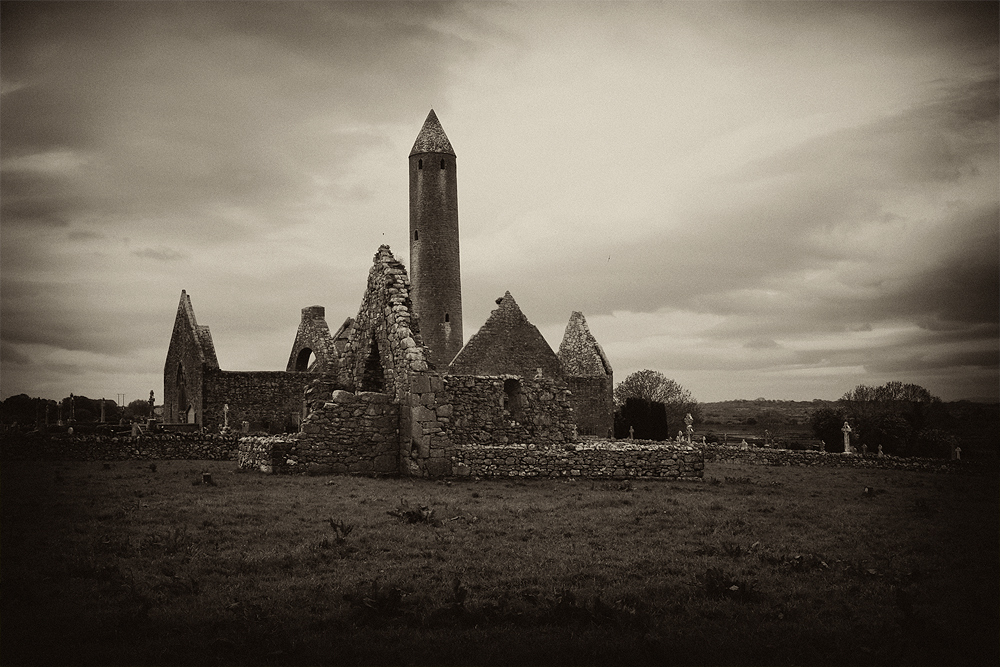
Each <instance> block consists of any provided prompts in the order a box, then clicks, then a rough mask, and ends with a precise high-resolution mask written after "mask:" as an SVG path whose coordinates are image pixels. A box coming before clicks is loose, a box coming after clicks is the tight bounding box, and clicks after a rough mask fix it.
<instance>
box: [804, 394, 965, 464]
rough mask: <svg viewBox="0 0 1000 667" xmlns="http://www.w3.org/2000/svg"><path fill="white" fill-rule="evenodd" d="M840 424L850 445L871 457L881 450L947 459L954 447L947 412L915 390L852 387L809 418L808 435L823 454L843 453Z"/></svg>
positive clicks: (951, 420)
mask: <svg viewBox="0 0 1000 667" xmlns="http://www.w3.org/2000/svg"><path fill="white" fill-rule="evenodd" d="M844 422H847V423H848V424H850V427H851V444H852V445H854V446H855V447H857V448H859V449H860V448H862V447H867V449H868V450H869V451H871V452H875V451H877V450H878V447H879V446H880V445H881V446H882V451H883V452H884V453H886V454H891V455H894V456H929V457H948V456H950V455H951V451H952V448H954V447H956V446H957V445H958V439H957V438H956V437H955V436H954V435H953V434H952V432H951V431H952V430H953V429H954V426H955V420H954V418H953V417H952V415H951V414H950V413H949V410H948V407H947V406H946V405H945V404H944V403H942V401H941V399H940V398H938V397H937V396H933V395H932V394H931V393H930V392H929V391H928V390H927V389H925V388H923V387H921V386H920V385H916V384H904V383H902V382H887V383H886V384H884V385H881V386H878V387H870V386H868V385H863V384H862V385H858V386H857V387H855V388H854V389H852V390H851V391H849V392H847V393H846V394H844V395H843V396H842V397H841V398H840V400H839V401H838V402H837V405H835V406H834V407H828V408H821V409H819V410H816V411H815V412H813V414H812V417H811V418H810V426H811V427H812V431H813V434H814V435H815V436H816V437H817V438H818V439H819V440H822V441H823V442H825V443H826V449H827V450H828V451H843V450H842V443H843V441H844V435H843V432H842V431H841V429H842V428H843V426H844ZM838 445H839V446H838Z"/></svg>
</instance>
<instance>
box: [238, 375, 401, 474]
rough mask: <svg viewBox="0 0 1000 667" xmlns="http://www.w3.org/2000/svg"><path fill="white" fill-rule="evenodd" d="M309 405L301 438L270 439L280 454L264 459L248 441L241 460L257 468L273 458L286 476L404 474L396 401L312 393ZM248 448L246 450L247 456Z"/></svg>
mask: <svg viewBox="0 0 1000 667" xmlns="http://www.w3.org/2000/svg"><path fill="white" fill-rule="evenodd" d="M310 400H311V408H310V411H309V415H308V416H307V417H306V419H305V420H304V421H303V422H302V430H301V431H300V432H299V433H296V434H293V435H289V436H286V437H284V438H274V439H267V440H269V441H270V443H271V445H273V448H275V449H276V451H274V452H271V453H268V454H266V455H265V454H264V453H262V452H258V453H256V454H253V453H252V452H251V451H249V449H248V448H252V447H255V446H258V445H260V443H254V442H253V440H254V439H252V438H248V439H246V440H248V442H247V444H246V446H244V443H243V441H241V443H240V448H241V457H242V458H241V460H245V461H247V462H248V466H249V467H253V466H255V465H260V464H261V461H262V460H263V459H264V458H266V459H268V460H272V459H273V460H274V461H276V462H277V463H278V464H280V465H283V466H284V468H285V469H287V471H288V472H296V471H302V472H322V471H328V472H330V473H366V474H393V473H398V472H399V471H400V470H399V404H397V403H394V402H392V401H391V400H390V396H389V395H387V394H381V393H375V392H365V391H362V392H358V393H357V394H354V393H351V392H349V391H344V390H342V389H333V390H332V391H331V392H330V393H329V396H328V397H327V396H326V394H325V392H322V391H319V392H312V394H311V395H310ZM258 440H259V439H258ZM265 444H267V443H265ZM286 444H287V447H286V446H285V445H286ZM244 449H247V450H248V451H247V452H246V453H245V454H244V453H242V452H243V450H244ZM282 458H284V461H283V462H282V461H281V459H282ZM240 465H241V466H242V465H243V463H241V464H240Z"/></svg>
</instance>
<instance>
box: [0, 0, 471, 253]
mask: <svg viewBox="0 0 1000 667" xmlns="http://www.w3.org/2000/svg"><path fill="white" fill-rule="evenodd" d="M14 4H15V5H17V6H15V7H8V5H7V4H5V5H4V19H5V20H4V42H3V55H4V58H3V72H2V76H3V79H4V81H5V82H7V81H11V82H14V83H17V84H19V85H21V87H20V88H17V89H16V90H13V91H12V92H10V93H8V94H6V95H5V96H4V105H3V111H2V114H3V123H2V132H3V134H2V141H3V144H4V152H5V155H6V156H7V157H12V158H16V157H18V156H22V155H32V154H39V153H45V152H47V151H55V150H59V151H72V152H74V153H75V154H77V155H79V156H81V159H82V160H84V161H85V162H86V167H85V168H83V169H82V170H80V173H78V174H74V180H73V184H75V185H76V187H77V189H78V191H82V192H85V193H86V195H85V197H84V200H83V201H81V200H80V199H79V198H76V197H83V195H80V194H78V193H74V194H75V195H76V197H69V196H64V197H63V198H62V199H58V198H52V199H47V200H45V201H39V200H38V199H39V198H38V197H36V196H35V193H38V192H51V191H52V188H50V187H49V186H50V185H52V184H53V183H56V182H57V180H58V179H53V178H52V177H51V176H49V175H45V174H36V173H26V174H22V175H20V176H19V177H18V178H17V180H16V182H15V181H13V180H12V182H11V183H10V184H9V185H6V184H5V193H4V194H5V197H4V205H5V209H6V210H5V211H4V214H5V218H6V217H8V216H9V217H10V218H11V219H15V218H16V219H20V220H25V221H27V220H31V221H43V222H47V223H49V224H53V223H64V222H65V221H66V220H68V219H73V218H76V217H80V216H83V215H87V214H93V215H97V216H129V217H132V218H135V217H148V216H150V215H154V216H155V215H168V214H169V215H176V214H178V213H183V212H185V211H186V212H187V213H188V215H195V216H204V217H207V218H211V219H213V222H214V223H215V224H223V225H224V224H225V223H224V222H220V221H218V219H217V218H218V210H217V209H218V208H220V207H228V208H232V207H240V208H243V209H247V210H249V209H254V210H256V211H258V212H259V213H263V212H265V211H269V210H270V211H275V212H278V214H275V215H272V216H271V221H270V222H271V224H282V222H283V220H285V219H287V217H288V216H289V215H290V213H289V212H288V209H290V208H293V207H292V206H291V202H297V201H301V200H303V199H306V198H307V197H308V190H307V186H308V184H309V181H308V179H306V178H304V176H306V175H307V174H309V173H310V172H315V173H323V174H324V175H325V177H326V179H328V180H336V178H337V175H338V174H346V173H349V172H350V170H351V169H352V167H354V166H356V161H355V159H354V158H356V156H357V155H359V153H360V152H362V151H366V150H370V148H371V147H372V146H373V145H375V144H377V143H378V142H380V141H384V139H382V138H380V137H378V136H375V135H371V134H370V133H369V134H367V135H366V133H365V132H363V131H362V132H355V133H352V134H350V135H347V134H344V133H343V132H338V131H337V130H336V128H337V126H338V124H343V123H348V124H351V125H353V124H355V123H356V121H355V120H354V117H355V114H356V110H360V109H363V110H364V114H363V116H364V117H365V118H366V120H367V122H368V123H371V124H376V123H382V122H394V121H398V120H400V119H401V118H402V117H403V115H404V113H405V114H406V115H412V110H410V109H406V110H405V111H404V110H403V109H401V108H400V107H399V105H398V104H396V103H395V102H396V101H397V100H398V98H399V96H400V95H407V94H408V93H412V92H415V91H418V90H424V91H428V92H429V91H432V90H434V89H436V88H438V87H440V86H441V85H443V82H444V80H445V75H446V71H447V67H446V64H445V63H447V62H449V61H447V60H446V59H443V58H440V57H439V56H440V54H441V53H442V52H446V53H449V54H451V55H456V54H457V53H460V52H461V51H462V50H463V49H464V50H466V51H468V47H467V45H465V43H464V42H463V41H462V40H461V39H460V38H457V37H454V36H451V35H448V34H447V33H445V32H442V31H439V30H435V29H434V28H432V27H430V25H429V24H430V23H431V22H433V21H435V20H440V19H442V18H444V17H446V16H447V15H448V14H449V13H450V12H451V11H452V9H451V8H450V6H449V5H438V4H424V3H401V4H398V5H386V6H382V5H383V3H361V4H352V3H330V4H328V3H299V2H295V3H115V4H103V3H77V4H74V3H70V4H65V5H63V4H48V3H14ZM36 5H37V6H36ZM8 19H9V20H8ZM451 62H452V63H453V62H454V61H451ZM303 124H307V125H308V124H312V128H311V131H310V132H309V133H307V134H304V133H302V126H303ZM317 136H319V137H323V139H324V141H323V142H322V143H318V142H317V141H316V139H317ZM322 146H325V148H323V147H322ZM6 176H7V175H6V174H5V180H6ZM59 184H60V185H61V186H62V188H63V189H72V187H71V186H69V185H67V184H66V183H65V181H63V182H60V183H59ZM327 194H328V195H329V196H331V197H333V198H335V199H336V198H349V199H352V198H353V199H357V198H358V197H364V196H365V190H364V188H362V187H359V186H354V187H350V188H343V187H338V186H337V185H336V184H335V183H334V184H331V185H329V186H328V187H327ZM7 202H10V203H9V205H8V204H7ZM190 226H191V228H192V233H194V234H197V233H198V228H199V227H200V226H199V225H190ZM233 231H234V232H235V231H236V230H233ZM246 232H247V230H245V229H244V230H242V233H246Z"/></svg>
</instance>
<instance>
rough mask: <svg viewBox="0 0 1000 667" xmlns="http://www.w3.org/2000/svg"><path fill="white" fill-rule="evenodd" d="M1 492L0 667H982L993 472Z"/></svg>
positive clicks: (999, 606)
mask: <svg viewBox="0 0 1000 667" xmlns="http://www.w3.org/2000/svg"><path fill="white" fill-rule="evenodd" d="M204 471H208V472H210V473H211V475H212V480H213V482H214V484H211V485H210V484H205V483H202V473H203V472H204ZM0 473H2V479H0V491H2V504H0V509H2V531H0V577H2V578H0V604H2V619H0V663H2V664H3V665H4V666H5V667H11V666H14V665H19V664H25V665H27V664H31V665H55V664H59V665H70V664H74V665H75V664H93V665H110V664H128V665H158V664H163V665H235V664H242V665H258V664H259V665H270V664H274V665H285V664H295V665H298V664H302V665H309V664H381V665H387V664H414V665H420V664H434V665H444V664H463V665H470V664H484V665H485V664H497V665H501V664H539V665H557V664H567V665H568V664H629V665H635V664H638V665H643V664H667V665H670V664H677V665H686V664H705V665H722V664H768V665H779V664H780V665H911V664H912V665H938V664H941V665H944V664H955V665H960V664H981V665H996V664H1000V649H998V639H997V638H998V630H1000V602H998V601H1000V557H998V549H1000V547H998V540H1000V533H998V488H997V486H998V484H997V479H995V478H994V477H992V476H971V475H970V476H966V475H954V476H949V475H932V474H923V473H913V472H901V471H891V470H850V469H824V468H767V467H751V466H746V467H741V466H738V465H734V464H721V463H712V464H708V465H707V466H706V471H705V481H703V482H660V481H634V482H591V481H575V482H573V481H544V480H533V481H527V482H525V481H502V480H493V481H479V482H476V481H468V482H454V483H445V482H431V481H423V480H405V479H404V480H400V479H367V478H352V477H287V476H265V475H262V474H259V473H238V472H235V470H234V464H232V463H226V462H222V463H206V462H193V461H160V462H157V463H155V464H150V463H148V462H147V463H142V462H116V463H113V464H110V467H107V468H106V467H105V465H103V464H101V463H69V462H66V463H20V462H17V463H5V464H3V466H2V468H0ZM866 489H867V490H866Z"/></svg>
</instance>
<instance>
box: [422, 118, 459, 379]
mask: <svg viewBox="0 0 1000 667" xmlns="http://www.w3.org/2000/svg"><path fill="white" fill-rule="evenodd" d="M409 160H410V165H409V168H410V279H411V289H410V294H411V297H412V299H413V310H414V312H415V314H416V316H417V322H418V326H419V329H420V335H421V336H422V338H423V341H424V344H425V345H426V346H427V347H428V348H430V353H431V359H430V361H431V362H432V363H433V364H435V365H436V366H438V367H440V368H444V367H446V366H447V365H448V364H449V363H451V360H452V359H454V358H455V355H456V354H458V352H459V351H460V350H461V349H462V345H463V332H462V270H461V262H460V257H459V238H458V174H457V170H456V156H455V151H454V149H452V147H451V142H450V141H448V136H447V135H446V134H445V133H444V129H443V128H442V127H441V123H440V122H439V121H438V118H437V115H436V114H435V113H434V110H433V109H431V112H430V113H429V114H427V120H425V121H424V125H423V127H422V128H421V129H420V133H419V134H418V135H417V139H416V141H415V142H414V143H413V149H412V150H411V151H410V157H409Z"/></svg>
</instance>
